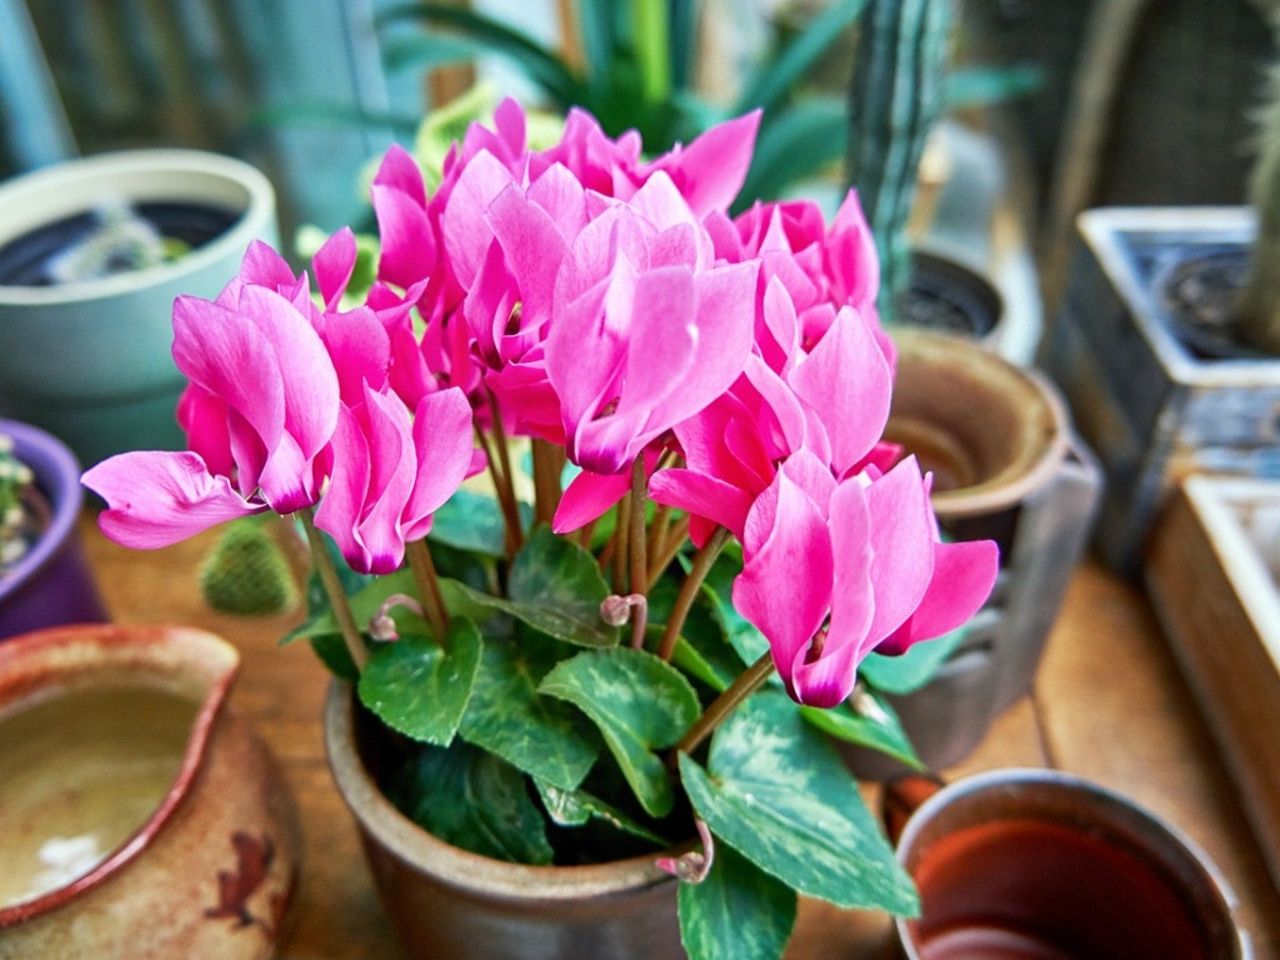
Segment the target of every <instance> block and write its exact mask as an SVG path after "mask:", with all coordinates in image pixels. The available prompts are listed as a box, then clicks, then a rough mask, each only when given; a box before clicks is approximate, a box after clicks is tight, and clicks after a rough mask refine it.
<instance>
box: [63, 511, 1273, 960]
mask: <svg viewBox="0 0 1280 960" xmlns="http://www.w3.org/2000/svg"><path fill="white" fill-rule="evenodd" d="M82 531H83V533H84V537H85V540H86V545H87V548H88V552H89V556H90V560H91V563H92V564H93V566H94V568H95V570H96V572H97V573H98V576H99V578H100V582H101V585H102V589H103V592H104V594H105V596H106V600H107V603H108V606H109V608H110V610H111V612H112V614H113V616H114V617H115V618H116V619H118V620H122V621H127V622H135V623H156V622H169V623H185V624H192V625H196V626H200V627H204V628H206V629H209V630H213V631H214V632H217V633H220V634H221V635H223V636H225V637H227V638H228V639H230V640H231V641H232V642H234V643H235V644H236V646H237V647H238V648H239V649H240V651H241V654H242V657H243V668H242V671H241V676H240V679H239V682H238V684H237V688H236V690H235V693H234V696H233V701H232V702H233V705H234V707H235V708H236V709H237V710H239V711H240V712H241V713H242V714H244V715H245V716H247V717H249V718H251V719H252V720H253V721H254V722H255V723H256V725H257V728H258V730H259V732H260V733H261V734H262V735H263V737H264V739H266V740H267V742H268V743H269V744H270V746H271V747H272V749H273V750H274V751H275V754H276V756H277V757H278V758H279V760H280V762H281V765H282V766H283V767H284V769H285V771H286V774H287V778H288V781H289V784H290V786H291V787H292V789H293V791H294V793H295V794H296V795H297V798H298V802H299V806H300V809H301V815H302V820H303V824H302V826H303V833H304V837H305V841H306V848H305V851H304V862H303V881H302V885H301V890H300V894H299V898H298V901H297V903H296V904H295V909H294V911H293V930H292V933H291V935H290V936H289V937H288V939H287V942H286V945H285V948H284V951H283V956H284V957H285V958H287V960H403V957H404V955H403V953H402V952H401V951H400V949H399V948H398V946H397V945H396V942H395V939H394V936H393V934H392V932H391V930H390V928H389V927H388V925H387V921H386V918H385V916H384V914H383V913H382V909H381V907H380V906H379V904H378V900H377V896H376V894H375V893H374V891H373V887H372V884H371V881H370V878H369V873H368V869H367V867H366V866H365V862H364V857H363V854H362V852H361V850H360V844H359V840H358V838H357V836H356V832H355V830H354V828H353V827H352V824H351V820H350V818H349V816H348V814H347V811H346V808H345V807H344V806H343V803H342V801H341V799H340V798H339V796H338V794H337V792H336V790H335V789H334V787H333V784H332V782H331V780H330V778H329V772H328V769H327V767H326V764H325V759H324V749H323V744H322V740H321V729H320V705H321V700H322V698H323V695H324V690H325V686H326V682H327V677H326V674H325V672H324V670H323V668H322V667H321V666H320V664H319V663H318V662H317V661H316V660H315V658H314V657H313V656H312V655H311V652H310V651H309V650H308V649H306V647H304V646H293V647H287V648H284V649H280V648H278V646H277V640H278V639H279V637H280V636H281V635H282V634H283V633H284V632H285V631H286V630H287V629H288V627H289V626H290V625H291V624H292V622H293V619H294V618H291V617H273V618H261V619H253V620H247V619H236V618H231V617H225V616H220V615H217V614H214V613H212V612H210V611H209V610H208V609H207V608H206V607H205V606H204V604H203V602H202V601H201V599H200V594H199V590H198V587H197V583H196V569H197V567H198V565H199V562H200V560H201V559H202V558H203V556H204V554H205V553H206V552H207V551H208V549H209V548H210V546H211V545H212V543H213V542H214V540H215V538H216V535H205V536H202V537H198V538H196V539H195V540H192V541H190V542H188V543H185V544H180V545H178V546H175V547H170V548H167V549H165V550H160V551H155V552H152V553H134V552H131V551H128V550H124V549H123V548H120V547H117V546H115V545H114V544H111V543H109V542H107V541H106V540H105V539H104V538H103V537H102V536H101V534H99V533H98V531H97V528H96V527H95V526H94V525H93V523H92V522H91V521H90V520H88V519H87V518H86V521H85V522H84V524H83V525H82ZM1046 745H1047V747H1048V750H1047V751H1046V749H1045V748H1046ZM1050 761H1055V762H1056V765H1058V766H1061V767H1062V768H1063V769H1066V770H1070V771H1073V772H1076V773H1079V774H1082V775H1084V776H1087V777H1091V778H1093V779H1095V780H1098V781H1100V782H1102V783H1104V784H1106V785H1108V786H1110V787H1113V788H1115V789H1118V790H1121V791H1123V792H1125V793H1127V794H1129V795H1130V796H1132V797H1134V798H1135V799H1136V800H1138V801H1139V802H1140V803H1143V804H1145V805H1147V806H1149V807H1151V808H1152V809H1154V810H1155V811H1156V812H1157V813H1159V814H1161V815H1162V816H1164V817H1167V818H1168V819H1170V820H1171V821H1173V822H1174V823H1175V824H1177V825H1178V826H1179V827H1181V828H1182V829H1183V830H1185V831H1186V832H1188V833H1189V834H1190V835H1191V836H1192V837H1193V838H1194V839H1195V840H1196V841H1197V842H1199V843H1200V844H1202V845H1203V846H1204V847H1205V849H1206V850H1208V852H1209V853H1210V855H1211V856H1212V857H1213V858H1214V860H1215V861H1216V862H1217V864H1218V866H1219V867H1220V868H1221V870H1222V872H1223V874H1224V875H1225V876H1226V878H1227V880H1228V882H1229V883H1230V884H1231V886H1232V887H1233V888H1234V889H1235V891H1236V893H1237V894H1238V896H1239V897H1240V899H1241V901H1242V910H1241V915H1242V916H1243V918H1244V919H1245V921H1246V923H1247V924H1249V926H1250V929H1251V930H1252V932H1253V934H1254V937H1255V940H1256V942H1257V944H1258V947H1259V951H1258V958H1259V960H1268V958H1277V957H1280V954H1278V953H1277V949H1278V948H1280V898H1278V895H1277V893H1276V890H1275V889H1274V887H1272V885H1271V884H1270V881H1269V879H1268V877H1267V874H1266V871H1265V870H1264V868H1263V864H1262V859H1261V856H1260V855H1259V853H1258V851H1257V849H1256V847H1255V846H1254V844H1253V841H1252V838H1251V836H1250V835H1249V833H1248V831H1247V829H1246V828H1245V826H1244V820H1243V814H1242V812H1241V809H1240V806H1239V804H1238V802H1237V799H1236V797H1235V795H1234V794H1233V792H1232V790H1231V787H1230V781H1229V780H1228V778H1227V776H1226V774H1225V771H1224V770H1223V768H1222V765H1221V763H1220V762H1219V761H1218V759H1217V757H1216V754H1215V751H1214V747H1213V744H1212V741H1211V740H1210V738H1209V736H1208V733H1207V731H1206V729H1205V727H1204V725H1203V724H1202V722H1201V720H1200V718H1199V716H1198V714H1197V713H1196V710H1195V706H1194V702H1193V700H1192V698H1191V696H1190V693H1189V691H1188V690H1187V688H1186V686H1185V685H1184V683H1183V681H1182V679H1181V677H1180V676H1179V674H1178V671H1177V669H1176V667H1175V665H1174V663H1173V661H1172V659H1171V657H1170V654H1169V652H1168V650H1167V648H1166V646H1165V644H1164V641H1163V639H1162V637H1161V636H1160V633H1159V630H1158V628H1157V626H1156V624H1155V622H1154V620H1153V619H1152V615H1151V612H1150V610H1149V608H1148V607H1147V605H1146V602H1145V601H1144V600H1143V599H1142V597H1141V596H1140V595H1139V594H1138V593H1136V592H1135V591H1134V590H1133V589H1132V588H1131V587H1130V586H1128V585H1126V584H1124V583H1122V582H1121V581H1119V580H1117V579H1116V578H1114V577H1113V576H1111V575H1110V574H1107V573H1105V572H1104V571H1103V570H1102V569H1101V567H1099V566H1097V565H1095V564H1093V563H1092V562H1091V563H1088V564H1086V565H1085V566H1084V567H1083V568H1082V569H1081V570H1080V571H1079V573H1078V574H1077V575H1076V577H1075V580H1074V581H1073V583H1072V586H1071V588H1070V590H1069V592H1068V596H1067V603H1066V607H1065V610H1064V612H1063V615H1062V616H1061V618H1060V619H1059V622H1058V624H1057V626H1056V628H1055V630H1054V633H1053V635H1052V637H1051V639H1050V643H1049V648H1048V651H1047V653H1046V659H1045V663H1044V666H1043V668H1042V670H1041V673H1040V677H1039V679H1038V681H1037V685H1036V692H1035V695H1034V698H1032V699H1024V700H1022V701H1020V702H1018V703H1017V704H1015V705H1014V707H1013V708H1011V709H1010V710H1009V711H1007V712H1006V713H1005V714H1004V715H1003V716H1002V717H1001V718H1000V719H999V720H998V721H997V723H996V724H995V726H994V727H993V729H992V731H991V733H990V734H989V736H988V737H987V739H986V741H985V742H984V743H983V744H982V745H981V746H980V747H979V748H978V750H977V751H976V752H975V753H974V754H973V755H972V756H971V757H970V758H969V759H968V760H966V761H965V762H964V763H963V764H961V765H960V766H958V767H957V768H956V769H955V770H953V771H948V774H949V775H951V776H957V775H963V774H966V773H972V772H977V771H979V770H984V769H991V768H995V767H1002V766H1041V765H1050ZM864 792H865V793H866V794H867V795H868V798H869V800H871V801H874V798H875V790H874V788H868V789H867V790H866V791H864ZM887 933H888V922H887V920H886V919H885V918H884V917H882V916H878V915H875V914H871V913H866V912H861V911H844V910H838V909H835V908H833V907H830V906H829V905H827V904H823V903H818V902H813V901H806V902H804V903H802V904H801V910H800V918H799V921H798V924H797V929H796V933H795V935H794V937H793V938H792V943H791V946H790V948H789V949H788V952H787V960H844V958H854V957H860V958H873V957H878V956H880V954H881V951H882V949H883V946H884V938H885V937H886V935H887Z"/></svg>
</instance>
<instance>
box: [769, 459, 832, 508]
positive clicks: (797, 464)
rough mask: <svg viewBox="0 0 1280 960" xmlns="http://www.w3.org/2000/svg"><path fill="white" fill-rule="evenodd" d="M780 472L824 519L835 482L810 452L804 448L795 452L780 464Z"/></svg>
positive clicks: (828, 471)
mask: <svg viewBox="0 0 1280 960" xmlns="http://www.w3.org/2000/svg"><path fill="white" fill-rule="evenodd" d="M782 472H783V473H785V474H786V475H787V479H788V480H790V481H791V482H792V483H794V484H795V485H796V486H797V487H799V488H800V489H801V490H803V491H804V492H805V493H807V494H808V495H809V497H810V498H811V499H812V500H813V502H814V503H816V504H817V505H818V509H819V510H820V511H822V515H823V516H824V517H825V516H827V511H828V509H829V504H830V502H831V496H832V494H834V493H835V492H836V480H835V477H833V476H832V475H831V470H830V469H828V467H827V465H826V464H825V463H823V462H822V460H821V459H819V457H818V456H817V455H816V454H815V453H814V452H813V451H812V450H809V449H808V448H806V447H802V448H800V449H799V450H797V451H796V452H795V453H793V454H792V455H791V456H789V457H788V458H787V459H786V461H785V462H784V463H783V464H782Z"/></svg>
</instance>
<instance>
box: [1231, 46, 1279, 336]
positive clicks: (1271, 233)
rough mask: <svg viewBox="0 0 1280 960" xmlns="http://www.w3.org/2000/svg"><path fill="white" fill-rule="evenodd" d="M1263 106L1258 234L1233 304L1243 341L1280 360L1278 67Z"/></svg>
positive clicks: (1256, 179)
mask: <svg viewBox="0 0 1280 960" xmlns="http://www.w3.org/2000/svg"><path fill="white" fill-rule="evenodd" d="M1267 85H1268V88H1267V99H1266V104H1265V106H1264V107H1263V108H1262V110H1261V111H1260V112H1259V121H1260V122H1259V134H1260V136H1259V141H1260V142H1259V153H1258V162H1257V165H1256V166H1255V167H1254V169H1253V178H1252V181H1251V183H1250V194H1251V195H1252V200H1253V205H1254V207H1255V208H1256V209H1257V212H1258V235H1257V239H1256V240H1254V244H1253V253H1252V257H1251V261H1250V264H1249V279H1248V281H1247V283H1246V285H1245V288H1244V291H1243V293H1242V294H1241V296H1240V301H1239V303H1238V305H1237V308H1236V309H1237V323H1238V329H1239V331H1240V333H1241V334H1242V335H1243V336H1244V339H1245V340H1246V341H1248V342H1249V343H1250V344H1252V345H1253V346H1255V347H1257V348H1258V349H1259V350H1264V351H1266V352H1267V353H1272V354H1276V355H1278V356H1280V64H1276V65H1275V66H1274V67H1272V69H1271V72H1270V75H1269V76H1268V80H1267Z"/></svg>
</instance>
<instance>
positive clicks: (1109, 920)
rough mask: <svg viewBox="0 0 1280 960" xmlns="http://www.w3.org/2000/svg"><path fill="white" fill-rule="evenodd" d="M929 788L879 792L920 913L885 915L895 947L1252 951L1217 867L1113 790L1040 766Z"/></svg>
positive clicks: (1180, 958) (1150, 959)
mask: <svg viewBox="0 0 1280 960" xmlns="http://www.w3.org/2000/svg"><path fill="white" fill-rule="evenodd" d="M921 786H923V788H924V789H923V790H921V789H919V788H920V787H921ZM934 790H937V788H936V787H930V786H929V785H927V784H923V785H922V784H921V782H920V780H919V778H910V779H909V780H907V781H905V782H904V783H903V784H901V785H892V786H891V787H890V788H889V790H888V791H887V793H886V811H885V812H886V817H885V819H886V825H887V826H888V828H889V830H890V833H891V834H895V835H896V834H898V833H900V834H901V836H900V837H895V839H896V840H897V848H898V862H899V863H901V864H902V866H903V868H904V869H905V870H906V871H907V872H908V873H910V874H911V876H912V878H913V879H914V880H915V882H916V886H917V888H918V889H919V891H920V900H921V915H920V917H919V918H917V919H913V920H907V919H903V918H899V919H898V920H897V921H895V945H896V947H897V950H898V951H899V953H900V955H901V956H904V957H906V958H907V960H997V958H1006V960H1007V958H1010V957H1025V958H1030V960H1077V958H1078V960H1085V958H1088V960H1248V958H1249V957H1251V956H1252V951H1251V949H1250V944H1249V940H1248V937H1247V936H1246V935H1245V934H1244V932H1243V931H1241V930H1240V929H1239V928H1238V927H1237V926H1236V923H1235V920H1234V917H1233V911H1234V908H1235V900H1234V897H1233V896H1232V894H1231V892H1230V890H1229V889H1228V888H1227V887H1226V885H1225V883H1224V881H1223V880H1222V879H1221V878H1220V876H1219V875H1218V873H1217V870H1216V869H1215V868H1214V867H1213V865H1212V864H1211V863H1210V862H1209V860H1208V859H1207V858H1206V857H1205V855H1204V854H1203V853H1202V852H1201V851H1199V850H1198V849H1196V848H1195V846H1194V845H1193V844H1192V843H1191V842H1190V841H1189V840H1187V839H1186V838H1185V837H1183V836H1181V835H1180V834H1178V832H1177V831H1176V830H1175V829H1174V828H1173V827H1171V826H1169V825H1168V824H1166V823H1163V822H1161V821H1160V820H1159V819H1157V818H1156V817H1155V816H1154V815H1153V814H1151V813H1148V812H1146V811H1144V810H1142V809H1140V808H1139V807H1137V806H1135V805H1134V804H1133V803H1132V802H1130V801H1129V800H1127V799H1126V798H1124V797H1122V796H1120V795H1118V794H1115V793H1112V792H1111V791H1109V790H1105V789H1103V788H1102V787H1099V786H1096V785H1094V784H1092V783H1089V782H1088V781H1085V780H1082V779H1079V778H1077V777H1073V776H1070V775H1067V774H1063V773H1059V772H1056V771H1051V770H994V771H991V772H989V773H984V774H980V775H978V776H975V777H970V778H968V779H965V780H962V781H959V782H957V783H955V784H952V785H951V786H949V787H945V788H942V789H941V790H937V792H932V791H934ZM930 793H932V795H931V796H930V795H929V794H930ZM923 796H927V797H928V798H927V799H924V800H923V803H921V802H920V801H921V799H922V797H923ZM918 804H919V806H918V809H916V810H915V812H914V813H911V814H910V816H909V818H908V819H907V820H906V822H905V827H903V824H902V821H901V819H900V815H901V814H902V813H904V812H906V811H907V810H909V809H910V808H912V807H916V806H917V805H918Z"/></svg>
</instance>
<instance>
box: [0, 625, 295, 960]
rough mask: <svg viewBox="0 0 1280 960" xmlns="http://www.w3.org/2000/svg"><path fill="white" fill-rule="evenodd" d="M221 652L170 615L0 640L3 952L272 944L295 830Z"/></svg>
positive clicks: (212, 949)
mask: <svg viewBox="0 0 1280 960" xmlns="http://www.w3.org/2000/svg"><path fill="white" fill-rule="evenodd" d="M238 664H239V657H238V655H237V653H236V651H235V649H234V648H233V647H232V646H231V645H230V644H228V643H226V642H225V641H223V640H221V639H219V638H218V637H215V636H213V635H212V634H208V633H204V632H202V631H198V630H192V629H185V628H177V627H111V626H101V627H87V626H75V627H62V628H56V629H52V630H45V631H40V632H37V633H31V634H26V635H24V636H22V637H16V638H14V639H13V640H11V641H9V642H8V643H6V644H4V645H3V646H0V810H3V811H4V817H3V822H2V825H0V831H2V834H3V837H4V842H3V843H0V958H2V960H20V958H21V960H30V958H35V957H49V958H53V957H93V958H95V960H126V958H130V960H132V958H137V957H218V958H219V960H265V958H267V957H270V956H273V955H274V953H275V943H276V938H277V936H278V933H279V930H280V924H281V921H282V919H283V918H284V913H285V908H286V906H287V905H288V903H289V899H290V896H291V893H292V890H293V885H294V880H295V876H296V869H297V858H298V844H299V840H298V836H297V832H296V824H295V812H294V809H293V803H292V800H291V798H290V796H289V794H288V792H287V790H286V789H285V786H284V783H283V781H282V779H281V777H280V774H279V772H278V770H277V769H276V766H275V764H274V762H273V760H272V758H271V756H270V755H269V754H268V752H267V750H266V747H265V746H263V744H262V743H261V741H259V740H258V739H257V737H256V736H254V735H253V733H251V732H250V730H249V729H248V728H247V727H246V726H245V724H244V723H243V722H242V721H240V720H239V719H238V718H237V717H236V716H235V715H234V714H233V713H231V712H230V710H229V708H228V706H227V703H226V697H227V693H228V691H229V689H230V687H231V685H232V683H233V682H234V680H235V676H236V671H237V669H238Z"/></svg>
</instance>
